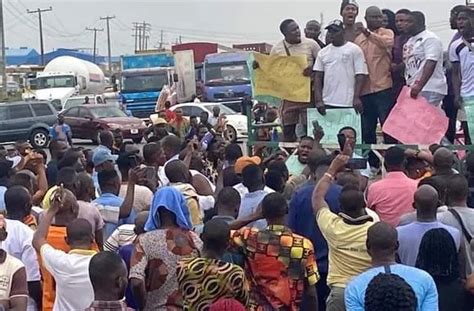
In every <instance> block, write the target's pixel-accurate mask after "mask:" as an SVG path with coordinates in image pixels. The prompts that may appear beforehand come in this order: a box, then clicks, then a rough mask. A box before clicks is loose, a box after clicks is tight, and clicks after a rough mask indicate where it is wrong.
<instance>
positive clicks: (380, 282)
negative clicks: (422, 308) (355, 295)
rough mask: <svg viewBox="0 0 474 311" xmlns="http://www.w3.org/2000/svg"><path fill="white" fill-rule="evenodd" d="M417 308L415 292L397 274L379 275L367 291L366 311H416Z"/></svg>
mask: <svg viewBox="0 0 474 311" xmlns="http://www.w3.org/2000/svg"><path fill="white" fill-rule="evenodd" d="M416 308H417V299H416V296H415V292H414V291H413V289H412V288H411V286H410V285H409V284H408V283H407V282H406V281H405V280H404V279H403V278H401V277H400V276H398V275H396V274H391V273H379V274H378V275H376V276H375V277H374V278H373V279H372V281H370V283H369V285H368V286H367V289H366V291H365V310H366V311H382V310H383V311H415V310H416Z"/></svg>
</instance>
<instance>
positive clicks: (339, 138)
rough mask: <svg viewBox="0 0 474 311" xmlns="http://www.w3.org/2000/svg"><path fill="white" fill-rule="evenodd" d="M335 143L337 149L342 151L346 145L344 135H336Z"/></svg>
mask: <svg viewBox="0 0 474 311" xmlns="http://www.w3.org/2000/svg"><path fill="white" fill-rule="evenodd" d="M337 142H338V143H339V148H340V149H341V151H342V150H344V146H345V145H346V135H344V134H337Z"/></svg>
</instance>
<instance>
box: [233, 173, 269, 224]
mask: <svg viewBox="0 0 474 311" xmlns="http://www.w3.org/2000/svg"><path fill="white" fill-rule="evenodd" d="M242 184H243V185H244V186H245V187H246V188H247V189H248V193H246V194H244V195H243V197H242V201H241V203H240V208H239V217H238V218H239V219H242V218H246V217H248V216H249V215H251V214H253V213H255V211H256V209H257V207H258V205H259V204H260V203H261V202H262V200H263V199H264V198H265V197H266V195H267V194H269V193H272V192H274V190H272V189H270V190H268V189H266V188H265V177H264V176H263V171H262V169H261V168H260V167H259V166H258V165H255V164H251V165H248V166H246V167H245V168H244V170H243V171H242ZM249 226H250V227H256V228H258V229H264V228H265V227H266V226H267V222H266V221H265V220H264V219H261V220H258V221H256V222H255V223H251V224H249Z"/></svg>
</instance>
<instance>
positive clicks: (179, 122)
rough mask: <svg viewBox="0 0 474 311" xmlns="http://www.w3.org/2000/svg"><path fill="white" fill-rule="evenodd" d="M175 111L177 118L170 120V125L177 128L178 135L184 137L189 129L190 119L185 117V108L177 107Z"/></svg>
mask: <svg viewBox="0 0 474 311" xmlns="http://www.w3.org/2000/svg"><path fill="white" fill-rule="evenodd" d="M174 113H175V114H176V116H175V118H174V119H173V120H172V121H171V122H170V125H171V126H172V127H173V128H174V129H175V131H176V135H177V136H178V137H179V138H181V139H184V137H185V136H186V134H187V133H188V131H189V121H188V120H187V119H186V118H184V117H183V109H181V108H177V109H176V110H175V111H174Z"/></svg>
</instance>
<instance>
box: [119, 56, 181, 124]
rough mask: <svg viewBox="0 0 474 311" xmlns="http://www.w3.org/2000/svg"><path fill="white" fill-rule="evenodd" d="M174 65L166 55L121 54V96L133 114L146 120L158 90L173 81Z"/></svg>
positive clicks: (152, 109) (152, 107)
mask: <svg viewBox="0 0 474 311" xmlns="http://www.w3.org/2000/svg"><path fill="white" fill-rule="evenodd" d="M173 66H174V59H173V56H172V55H171V56H170V55H168V54H149V55H146V54H144V55H130V56H122V72H121V83H120V95H121V98H122V104H124V105H125V106H126V109H127V110H129V111H130V112H131V114H132V115H133V116H134V117H137V118H140V119H148V118H149V117H150V115H151V114H153V113H155V106H156V101H157V99H158V97H159V96H160V92H161V90H162V89H163V87H164V86H165V85H169V86H171V85H172V84H173V74H174V67H173Z"/></svg>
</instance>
